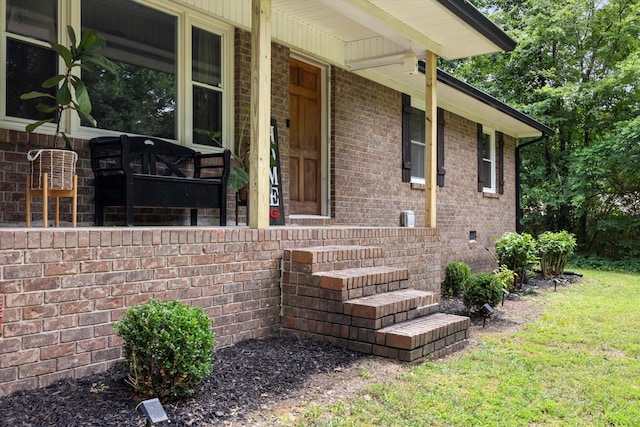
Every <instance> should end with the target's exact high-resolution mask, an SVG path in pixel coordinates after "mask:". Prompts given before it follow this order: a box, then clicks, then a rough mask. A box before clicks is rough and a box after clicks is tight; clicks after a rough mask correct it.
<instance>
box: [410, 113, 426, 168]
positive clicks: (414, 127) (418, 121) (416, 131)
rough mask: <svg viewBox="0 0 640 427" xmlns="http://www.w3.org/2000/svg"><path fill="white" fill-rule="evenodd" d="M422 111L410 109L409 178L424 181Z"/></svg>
mask: <svg viewBox="0 0 640 427" xmlns="http://www.w3.org/2000/svg"><path fill="white" fill-rule="evenodd" d="M424 120H425V118H424V111H422V110H419V109H417V108H413V107H412V108H411V177H412V178H418V180H424V177H425V172H424V156H425V129H424Z"/></svg>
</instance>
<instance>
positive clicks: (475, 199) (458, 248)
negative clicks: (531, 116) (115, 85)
mask: <svg viewBox="0 0 640 427" xmlns="http://www.w3.org/2000/svg"><path fill="white" fill-rule="evenodd" d="M444 132H445V169H446V176H445V186H444V187H438V190H437V191H438V198H437V200H438V201H437V214H438V219H437V226H438V230H439V232H440V236H441V242H442V267H443V268H444V266H445V265H446V264H447V263H448V262H450V261H464V262H466V263H467V264H469V265H470V266H471V268H472V271H473V272H478V271H491V270H493V269H494V268H496V266H497V264H496V263H495V261H494V259H493V256H492V255H491V253H490V252H489V251H487V250H486V248H489V249H490V250H491V252H493V253H495V251H494V246H495V241H494V238H496V237H500V236H501V235H502V234H503V233H505V232H507V231H515V140H514V138H513V137H510V136H508V135H505V149H504V162H505V166H504V182H505V185H504V194H486V193H482V192H479V191H478V188H477V154H476V150H477V143H476V138H477V136H476V123H475V122H472V121H470V120H467V119H465V118H463V117H460V116H457V115H455V114H452V113H449V112H446V113H445V131H444ZM496 176H497V175H496ZM470 231H476V235H477V239H476V242H475V243H470V241H469V232H470Z"/></svg>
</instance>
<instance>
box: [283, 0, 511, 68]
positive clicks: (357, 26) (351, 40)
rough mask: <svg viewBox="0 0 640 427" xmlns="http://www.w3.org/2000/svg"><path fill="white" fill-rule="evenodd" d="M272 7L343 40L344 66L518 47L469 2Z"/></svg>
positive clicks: (295, 2) (311, 0) (287, 0)
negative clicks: (393, 57) (405, 55)
mask: <svg viewBox="0 0 640 427" xmlns="http://www.w3.org/2000/svg"><path fill="white" fill-rule="evenodd" d="M272 8H273V9H274V10H275V11H278V12H279V13H281V14H282V15H284V16H288V17H291V18H293V19H295V20H296V21H298V22H299V23H301V24H302V25H304V26H308V27H310V28H313V29H315V30H316V31H318V32H320V33H324V34H327V35H330V36H332V37H334V38H335V39H337V40H339V41H340V42H341V43H343V45H344V62H345V65H348V64H349V63H350V62H352V61H359V60H362V59H366V58H384V57H386V56H389V55H393V54H398V53H404V52H405V51H406V50H407V49H409V48H411V49H412V50H413V51H414V52H415V53H416V54H417V55H418V57H420V58H422V57H424V52H425V50H426V49H428V50H431V51H432V52H434V53H436V54H437V55H438V56H440V57H443V58H446V59H456V58H464V57H469V56H475V55H482V54H487V53H493V52H499V51H503V50H510V49H512V48H513V47H514V46H515V43H514V42H513V41H512V40H511V39H510V38H509V37H508V36H506V34H505V33H504V32H503V31H502V30H501V29H500V28H498V27H497V26H496V25H495V24H493V23H492V22H491V21H490V20H489V19H488V18H486V17H485V16H484V15H482V14H481V13H480V12H478V11H477V10H476V9H475V8H474V7H473V6H472V5H471V4H470V3H468V2H466V1H465V2H461V1H457V0H437V1H436V0H405V1H398V0H273V2H272Z"/></svg>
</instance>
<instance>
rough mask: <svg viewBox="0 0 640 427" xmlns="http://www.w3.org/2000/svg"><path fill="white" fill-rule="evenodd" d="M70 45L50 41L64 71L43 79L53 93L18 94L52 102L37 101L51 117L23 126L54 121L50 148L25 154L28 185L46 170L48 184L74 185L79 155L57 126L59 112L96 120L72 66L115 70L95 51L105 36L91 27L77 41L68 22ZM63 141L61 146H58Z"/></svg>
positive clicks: (64, 187)
mask: <svg viewBox="0 0 640 427" xmlns="http://www.w3.org/2000/svg"><path fill="white" fill-rule="evenodd" d="M67 31H68V34H69V40H70V41H71V46H70V47H69V48H67V47H65V46H62V45H60V44H58V43H55V42H50V43H49V44H50V45H51V48H52V49H53V50H54V52H56V53H57V54H58V56H59V57H60V58H62V60H63V61H64V64H65V72H64V73H62V74H58V75H55V76H53V77H50V78H48V79H47V80H45V81H44V82H43V83H42V87H43V88H44V89H50V88H53V87H55V88H56V94H55V96H54V95H51V94H50V93H46V92H39V91H32V92H28V93H25V94H23V95H21V96H20V98H21V99H23V100H30V99H34V98H49V99H50V100H52V101H53V102H52V103H51V102H50V103H39V104H38V105H37V109H38V111H41V112H43V113H47V114H51V113H55V114H54V115H53V117H50V118H48V119H44V120H38V121H36V122H34V123H31V124H29V125H27V126H26V127H25V130H26V131H27V132H33V131H34V130H35V129H37V128H38V127H40V126H42V125H43V124H45V123H55V124H56V129H55V134H54V138H53V147H52V148H50V149H41V150H31V151H29V152H28V153H27V158H28V159H29V161H30V162H31V188H34V189H36V188H42V187H43V183H42V174H44V173H48V175H49V178H48V181H49V184H48V188H50V189H56V190H68V189H70V188H72V187H73V176H74V175H75V168H76V161H77V159H78V155H77V153H76V152H75V151H73V150H72V147H71V142H70V141H69V138H68V136H67V135H66V134H65V133H64V132H63V131H61V130H60V122H61V120H62V115H63V113H64V112H65V111H67V110H72V111H75V112H76V113H77V114H78V117H80V120H82V121H84V122H86V123H89V124H90V125H91V126H93V127H96V125H97V123H96V120H95V119H94V118H93V117H92V116H91V101H90V99H89V94H88V93H87V88H86V86H85V84H84V83H83V82H82V80H81V79H80V77H78V76H77V75H75V74H73V71H74V68H76V67H81V68H83V69H87V68H88V66H89V65H94V66H98V67H100V68H103V69H105V70H108V71H110V72H115V65H114V64H113V63H112V62H111V61H109V60H108V59H106V58H105V57H104V56H102V55H99V54H98V53H97V51H98V50H99V49H101V48H102V47H104V46H105V44H106V42H105V39H104V38H102V37H100V36H99V35H98V34H97V33H95V32H94V31H91V30H88V31H85V32H84V33H83V34H82V37H81V39H80V40H79V41H77V39H76V34H75V32H74V30H73V28H72V27H71V26H68V27H67ZM61 139H62V140H63V141H64V149H58V148H57V147H59V146H61V145H62V144H61Z"/></svg>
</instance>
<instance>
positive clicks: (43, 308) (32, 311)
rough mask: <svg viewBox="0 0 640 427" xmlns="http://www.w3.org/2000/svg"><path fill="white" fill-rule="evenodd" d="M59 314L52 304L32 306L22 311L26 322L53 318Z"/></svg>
mask: <svg viewBox="0 0 640 427" xmlns="http://www.w3.org/2000/svg"><path fill="white" fill-rule="evenodd" d="M57 314H58V312H57V309H56V306H55V305H51V304H46V305H39V306H30V307H25V308H23V309H22V318H23V319H25V320H29V319H41V318H44V317H53V316H55V315H57Z"/></svg>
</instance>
